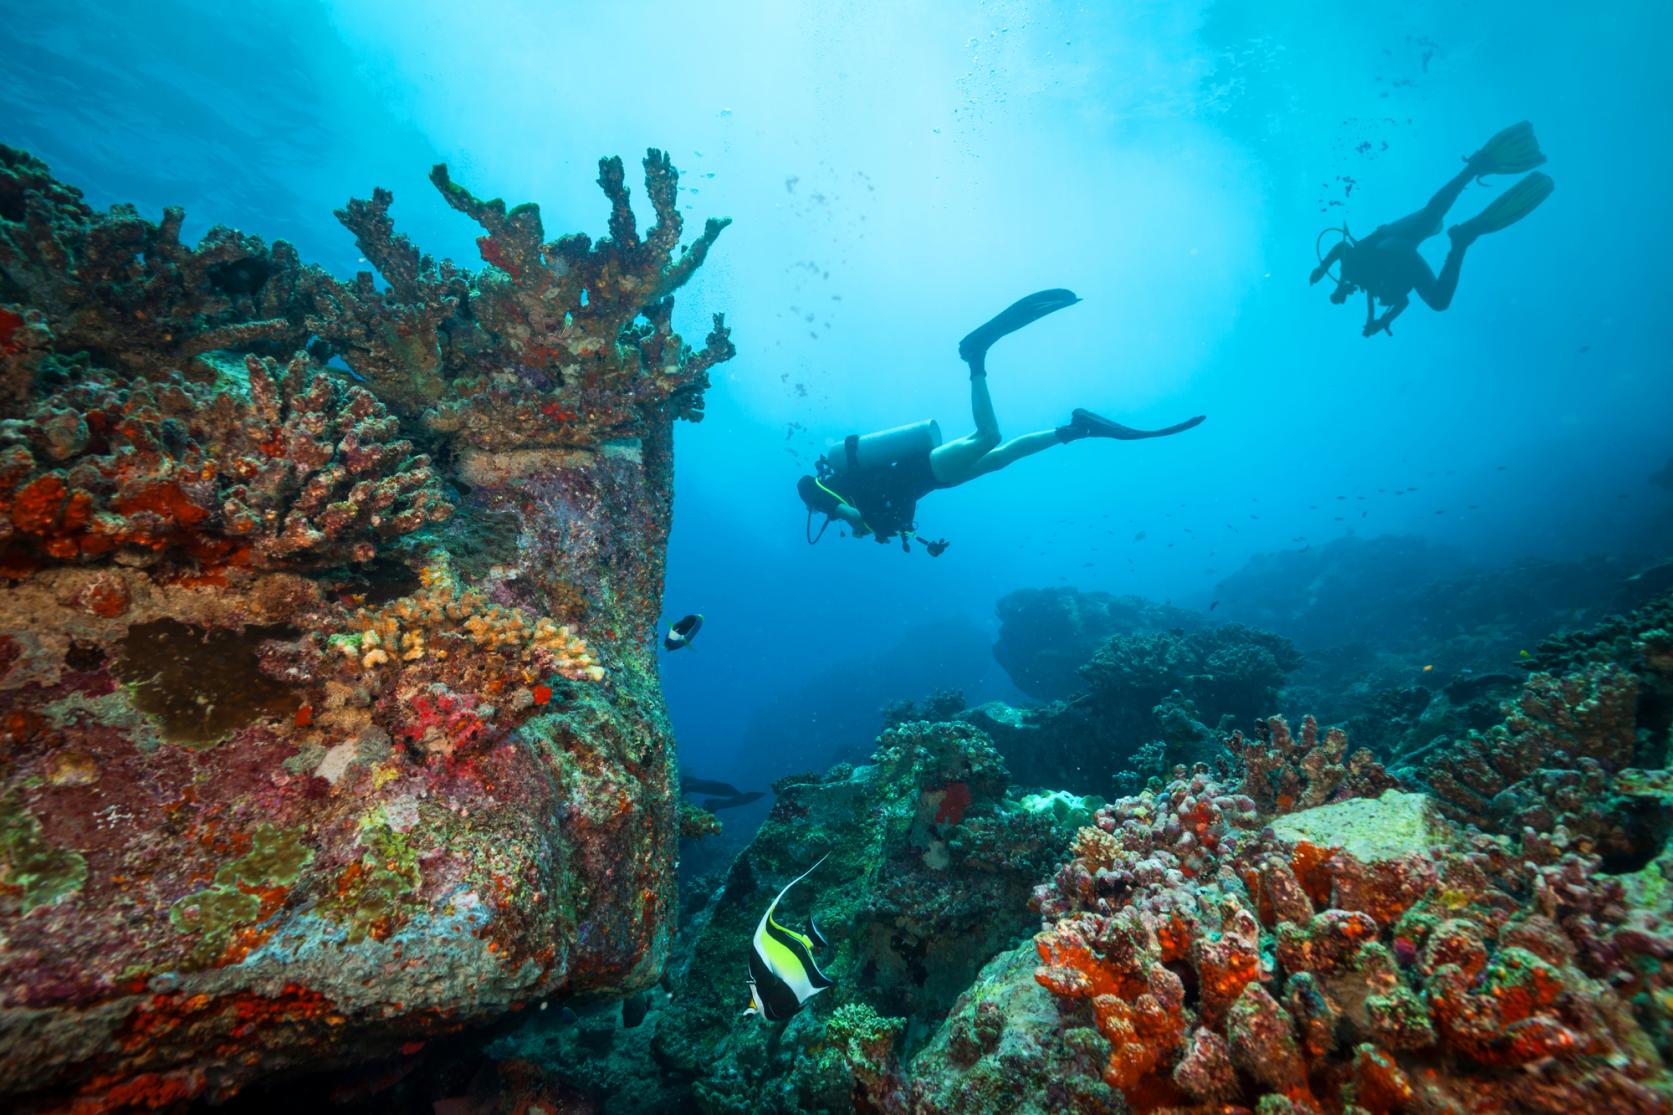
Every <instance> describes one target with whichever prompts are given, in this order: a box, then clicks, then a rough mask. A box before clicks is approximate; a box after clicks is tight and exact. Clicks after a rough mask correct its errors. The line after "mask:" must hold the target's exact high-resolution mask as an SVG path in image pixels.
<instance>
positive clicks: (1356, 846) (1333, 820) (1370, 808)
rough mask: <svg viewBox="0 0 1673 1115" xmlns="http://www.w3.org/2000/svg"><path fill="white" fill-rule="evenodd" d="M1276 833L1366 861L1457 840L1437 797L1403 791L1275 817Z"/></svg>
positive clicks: (1384, 792) (1294, 842)
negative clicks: (1441, 812) (1440, 811)
mask: <svg viewBox="0 0 1673 1115" xmlns="http://www.w3.org/2000/svg"><path fill="white" fill-rule="evenodd" d="M1272 832H1273V834H1274V835H1276V836H1277V837H1278V839H1280V840H1284V841H1287V842H1289V843H1291V844H1298V843H1302V842H1306V843H1308V844H1316V845H1318V846H1320V847H1332V848H1339V849H1341V850H1342V851H1343V852H1346V853H1347V854H1348V855H1350V856H1353V857H1354V858H1355V859H1358V860H1360V861H1362V862H1366V863H1371V862H1375V861H1377V860H1385V859H1394V858H1396V857H1398V856H1401V855H1404V854H1406V853H1407V852H1413V851H1423V850H1426V849H1429V848H1440V847H1444V846H1446V845H1447V844H1450V843H1451V842H1452V840H1453V833H1452V831H1451V826H1449V825H1448V824H1447V822H1446V819H1445V818H1444V817H1442V816H1441V815H1440V814H1439V812H1438V811H1437V810H1436V809H1435V802H1434V799H1432V798H1430V797H1429V796H1428V795H1427V794H1409V793H1405V792H1404V791H1401V790H1385V791H1383V793H1382V794H1381V795H1379V796H1378V797H1374V798H1371V797H1363V798H1361V797H1355V798H1348V799H1347V800H1346V801H1340V802H1337V803H1335V804H1333V805H1320V806H1316V807H1314V808H1312V809H1304V810H1302V811H1301V812H1299V813H1290V814H1288V815H1286V816H1283V817H1278V818H1275V819H1274V820H1273V822H1272Z"/></svg>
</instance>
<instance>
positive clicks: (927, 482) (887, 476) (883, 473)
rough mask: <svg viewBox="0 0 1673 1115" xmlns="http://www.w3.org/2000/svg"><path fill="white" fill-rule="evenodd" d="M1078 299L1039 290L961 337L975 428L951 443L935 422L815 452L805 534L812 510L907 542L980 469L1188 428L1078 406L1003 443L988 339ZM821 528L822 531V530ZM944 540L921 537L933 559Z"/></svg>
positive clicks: (861, 531)
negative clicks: (934, 497)
mask: <svg viewBox="0 0 1673 1115" xmlns="http://www.w3.org/2000/svg"><path fill="white" fill-rule="evenodd" d="M1078 301H1080V299H1079V298H1077V297H1075V295H1074V294H1073V293H1072V292H1070V291H1067V290H1042V291H1039V292H1037V293H1035V294H1030V295H1029V296H1028V297H1026V298H1023V299H1021V300H1020V301H1018V302H1016V303H1014V304H1012V305H1011V306H1009V307H1007V308H1006V309H1004V310H1002V311H1001V312H1000V313H999V314H998V315H997V316H996V317H994V318H993V319H992V320H991V321H988V322H986V323H985V324H983V325H981V326H978V327H977V328H976V329H975V330H974V331H972V332H971V333H970V334H969V335H968V336H966V337H965V338H964V339H963V340H962V341H960V342H959V346H958V351H959V356H960V357H962V358H963V360H964V362H965V363H966V364H968V365H969V367H970V409H971V412H972V415H973V417H974V418H975V422H976V429H975V430H974V431H973V432H972V433H969V434H967V435H965V436H964V437H961V438H959V439H958V440H956V441H950V442H948V443H946V444H945V445H943V444H941V434H940V429H939V427H937V425H936V424H935V423H934V422H933V421H931V422H920V423H917V424H915V425H912V426H901V427H899V428H897V429H894V430H885V431H882V432H881V433H876V434H868V435H865V436H864V437H859V436H855V437H849V438H848V439H847V440H846V441H844V442H843V444H842V445H841V446H838V447H835V448H833V449H832V450H831V452H830V453H828V454H826V456H824V457H822V458H820V461H819V464H820V469H819V475H818V476H817V477H814V476H803V477H802V478H801V479H800V480H799V481H797V483H796V490H797V493H798V494H799V495H800V496H801V497H802V502H803V503H805V504H806V505H807V508H808V520H809V529H810V534H809V541H815V540H816V538H815V537H814V536H813V535H812V534H811V526H812V518H813V512H815V511H818V512H821V513H822V514H824V515H825V516H827V518H826V524H825V525H826V526H829V525H830V520H831V519H841V520H843V521H844V522H846V523H847V524H848V525H849V527H850V528H851V529H852V530H853V532H854V536H855V537H856V538H861V537H865V536H866V535H871V536H872V537H874V538H876V539H877V541H879V542H886V541H888V540H889V539H891V538H894V537H897V536H898V537H899V538H900V539H901V545H902V547H903V548H908V547H907V540H908V539H909V538H911V537H913V533H914V532H913V525H914V519H915V517H916V515H917V506H918V500H920V499H922V498H923V497H924V496H926V495H928V494H929V493H930V492H933V491H935V490H936V489H938V488H953V487H957V486H958V485H960V484H963V483H965V482H966V481H968V480H974V479H975V478H976V477H978V476H983V475H986V474H987V473H990V472H996V471H998V470H999V469H1002V468H1004V467H1005V466H1006V465H1008V464H1011V463H1012V462H1013V461H1019V460H1021V459H1022V458H1024V457H1028V456H1032V455H1033V454H1035V453H1038V452H1040V451H1041V450H1043V449H1049V448H1050V447H1052V446H1054V445H1064V444H1067V443H1068V442H1071V441H1079V440H1080V439H1081V438H1087V437H1101V438H1115V439H1117V440H1121V441H1134V440H1138V439H1140V438H1151V437H1165V436H1167V435H1169V434H1177V433H1180V432H1182V431H1184V430H1189V429H1190V428H1191V427H1193V426H1195V425H1197V424H1198V423H1199V422H1201V421H1202V420H1203V417H1204V416H1203V415H1198V416H1196V417H1195V418H1190V419H1187V420H1186V421H1184V422H1180V423H1178V424H1177V425H1173V426H1168V427H1167V428H1165V429H1161V430H1136V429H1133V428H1132V427H1131V426H1123V425H1122V424H1121V423H1119V422H1113V421H1111V420H1110V419H1108V418H1104V417H1101V416H1099V415H1096V414H1093V413H1092V412H1091V411H1089V410H1081V409H1076V410H1075V411H1074V412H1073V414H1072V415H1071V416H1070V418H1069V421H1068V422H1067V423H1066V424H1064V425H1062V426H1058V427H1056V428H1055V429H1050V430H1036V431H1035V432H1033V433H1029V434H1023V435H1022V436H1020V437H1014V438H1011V439H1010V440H1009V441H1005V440H1002V439H1001V437H1000V435H999V420H998V418H997V417H995V415H994V412H993V400H992V399H991V398H990V397H989V396H988V380H987V353H988V349H989V348H990V347H992V345H993V344H994V342H996V341H998V340H999V339H1000V338H1001V337H1004V336H1006V335H1007V334H1009V333H1014V332H1016V331H1017V330H1018V329H1021V328H1022V327H1023V326H1025V325H1028V324H1029V323H1030V322H1034V321H1038V320H1039V319H1040V318H1042V317H1044V316H1046V315H1047V314H1049V313H1052V312H1054V311H1056V310H1061V309H1063V308H1064V307H1066V306H1072V305H1074V304H1075V303H1076V302H1078ZM823 533H824V527H821V528H820V534H823ZM946 547H947V543H946V542H945V541H927V540H926V541H925V548H926V549H927V550H928V551H929V553H930V555H931V556H939V555H940V553H941V552H942V551H943V550H945V549H946Z"/></svg>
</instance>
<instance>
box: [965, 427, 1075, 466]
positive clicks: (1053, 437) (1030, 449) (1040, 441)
mask: <svg viewBox="0 0 1673 1115" xmlns="http://www.w3.org/2000/svg"><path fill="white" fill-rule="evenodd" d="M1062 444H1063V438H1062V437H1061V436H1060V435H1059V434H1058V432H1057V431H1056V430H1036V431H1035V432H1034V433H1031V434H1023V435H1022V436H1021V437H1014V438H1012V439H1011V440H1010V441H1007V442H1005V443H1004V444H1003V445H996V446H994V447H993V448H992V449H990V450H989V451H988V452H986V453H984V454H982V458H981V460H979V461H977V462H976V467H975V469H974V470H973V471H972V472H971V474H970V475H971V477H977V476H983V475H986V474H987V473H990V472H998V471H999V470H1000V469H1002V468H1004V467H1005V466H1006V465H1008V464H1011V463H1012V462H1014V461H1020V460H1022V459H1023V458H1024V457H1032V456H1033V455H1034V454H1036V453H1039V452H1041V451H1042V450H1046V449H1050V448H1051V447H1052V446H1054V445H1062Z"/></svg>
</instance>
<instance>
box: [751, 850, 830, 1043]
mask: <svg viewBox="0 0 1673 1115" xmlns="http://www.w3.org/2000/svg"><path fill="white" fill-rule="evenodd" d="M829 855H830V853H829V852H826V853H825V855H823V856H820V857H819V862H818V863H815V864H814V865H813V867H810V868H808V869H807V870H806V871H804V872H802V873H801V874H800V875H797V876H796V877H795V878H794V879H791V880H790V881H789V882H788V883H786V884H785V885H784V889H783V890H781V891H779V892H778V897H777V898H775V899H773V901H772V904H771V905H769V906H768V907H767V912H766V913H764V914H762V915H761V924H760V925H757V926H756V927H755V939H754V940H753V941H751V942H750V949H749V976H750V978H749V1006H747V1007H745V1008H744V1010H743V1014H746V1015H748V1014H758V1015H760V1016H761V1017H762V1018H763V1019H765V1020H766V1021H768V1022H781V1021H783V1020H784V1019H786V1018H789V1017H790V1016H791V1015H793V1014H795V1013H796V1012H797V1011H799V1010H801V1009H802V1005H803V1004H804V1003H806V1002H807V1001H808V1000H809V999H811V998H813V997H814V996H815V995H817V994H819V993H820V992H821V991H823V990H825V989H826V988H827V987H834V986H835V983H834V981H833V980H831V978H830V977H828V976H827V975H825V973H824V972H821V971H820V970H819V965H817V964H815V963H814V962H813V950H814V949H815V948H821V949H823V948H829V947H830V945H829V943H828V942H827V941H826V940H825V936H824V934H822V933H820V932H819V926H818V925H816V924H814V921H813V919H812V918H811V917H810V918H808V922H807V925H808V934H809V935H808V936H806V937H804V936H802V935H801V934H800V933H797V932H795V931H794V930H790V929H786V928H784V926H782V925H780V924H779V923H778V922H776V921H774V920H773V911H774V910H776V909H778V904H779V903H780V902H781V901H783V900H784V896H785V895H786V894H788V893H790V888H791V887H793V886H795V885H796V884H797V883H799V882H801V881H802V880H803V879H805V878H807V877H808V876H809V875H811V874H813V871H814V868H817V867H818V866H819V864H820V863H824V862H825V859H826V857H827V856H829Z"/></svg>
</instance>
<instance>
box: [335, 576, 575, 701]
mask: <svg viewBox="0 0 1673 1115" xmlns="http://www.w3.org/2000/svg"><path fill="white" fill-rule="evenodd" d="M419 578H420V580H421V582H422V585H423V587H422V588H421V589H420V590H419V591H418V592H415V593H413V594H411V595H410V596H403V597H401V598H400V599H398V600H393V601H390V602H389V603H388V604H385V605H382V606H380V607H378V608H375V609H369V610H368V609H361V610H360V611H358V612H356V613H355V614H354V615H353V616H352V617H351V618H350V619H349V620H348V626H349V627H350V628H351V632H350V633H348V634H344V635H340V636H337V637H336V638H335V639H334V640H333V645H334V646H335V647H336V648H337V651H338V652H339V653H340V654H342V655H343V656H344V657H346V658H348V659H349V660H350V661H354V662H358V663H359V665H360V667H361V669H363V670H368V671H371V670H376V669H377V668H379V667H384V666H398V665H399V664H400V663H403V662H420V661H423V660H425V659H429V658H433V659H435V660H436V661H446V660H447V659H449V658H450V657H451V658H454V659H455V660H461V659H462V658H463V657H464V656H465V655H469V654H471V653H472V652H473V648H474V651H476V652H480V653H482V654H486V655H493V656H497V657H499V658H501V659H504V660H505V661H507V662H508V663H517V664H520V665H521V666H523V667H525V668H527V670H528V671H530V673H529V676H531V677H533V676H540V675H543V674H548V673H555V674H558V675H559V676H561V677H565V678H569V679H570V680H572V681H602V680H604V667H603V666H600V665H599V664H598V660H597V659H596V658H594V657H593V653H592V651H591V650H589V649H588V648H587V644H586V642H585V641H583V640H582V639H581V638H580V636H578V635H576V634H575V632H574V630H573V629H571V628H570V626H569V625H568V624H560V623H558V622H557V621H555V620H553V619H551V618H549V617H547V616H539V617H531V616H529V615H528V613H526V612H524V611H523V610H522V609H520V608H508V607H505V606H504V605H501V604H496V603H494V602H493V601H491V600H489V599H488V598H487V596H486V595H484V594H483V593H482V592H481V591H480V590H478V589H474V588H472V589H465V588H461V587H460V585H459V583H458V581H457V580H456V579H455V577H454V575H453V571H452V570H451V569H450V568H449V567H448V565H447V564H446V562H445V561H444V560H440V559H438V560H436V561H433V562H432V563H431V564H429V565H426V566H424V567H423V568H421V569H420V570H419Z"/></svg>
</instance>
